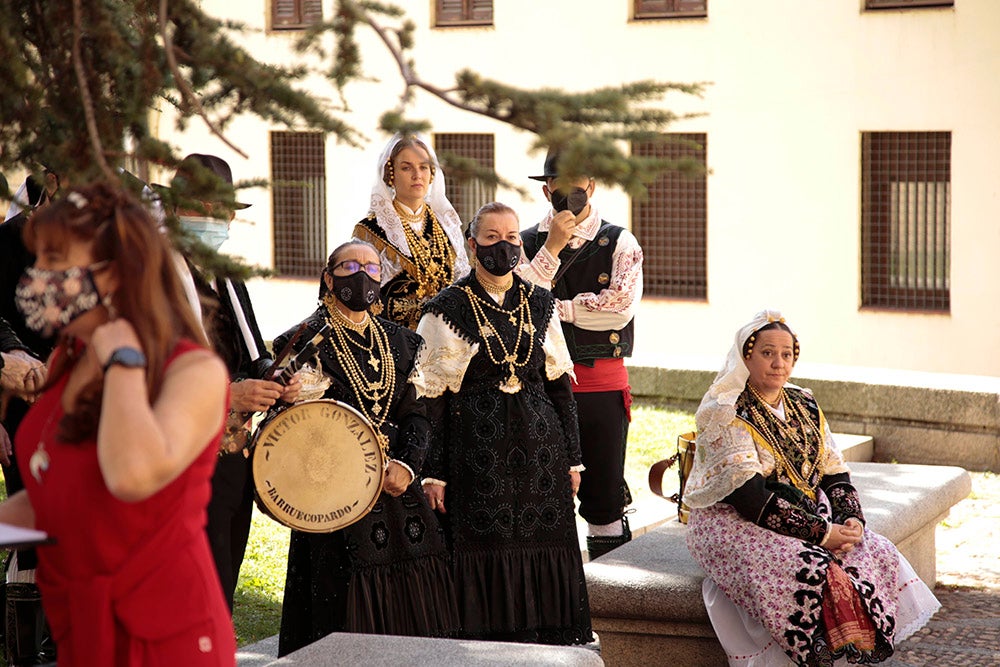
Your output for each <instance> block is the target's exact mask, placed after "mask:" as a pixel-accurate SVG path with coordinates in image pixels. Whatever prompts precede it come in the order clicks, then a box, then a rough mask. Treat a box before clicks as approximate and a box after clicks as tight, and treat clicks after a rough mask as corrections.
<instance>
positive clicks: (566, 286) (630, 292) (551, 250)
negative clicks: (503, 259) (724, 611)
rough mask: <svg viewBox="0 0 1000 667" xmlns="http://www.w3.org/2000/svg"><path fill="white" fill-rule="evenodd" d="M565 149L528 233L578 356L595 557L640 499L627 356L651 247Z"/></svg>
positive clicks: (550, 168)
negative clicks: (564, 173) (568, 164)
mask: <svg viewBox="0 0 1000 667" xmlns="http://www.w3.org/2000/svg"><path fill="white" fill-rule="evenodd" d="M558 159H559V156H558V154H556V153H554V152H550V153H549V155H547V156H546V158H545V166H544V171H545V173H544V174H542V175H541V176H531V178H532V179H533V180H536V181H543V182H544V183H545V185H544V186H542V192H543V193H544V194H545V198H546V199H548V200H549V201H550V202H551V203H552V208H551V209H550V210H549V212H548V213H547V214H546V216H545V218H544V219H543V220H542V221H541V222H540V223H538V224H537V225H535V226H534V227H531V228H529V229H527V230H525V231H524V232H522V234H521V237H522V239H523V241H524V252H525V254H526V256H527V257H528V259H529V260H531V264H530V269H527V271H529V272H531V273H534V274H537V276H531V279H533V280H535V281H536V282H543V280H548V281H550V283H551V285H552V292H553V294H554V295H555V297H556V306H557V309H558V312H559V319H560V320H561V321H562V327H563V332H564V333H565V335H566V344H567V346H568V347H569V351H570V355H571V356H572V357H573V362H574V373H575V375H576V381H575V382H574V383H573V394H574V396H575V397H576V402H577V406H578V411H579V419H580V446H581V448H582V450H583V464H584V466H585V470H584V471H583V473H582V474H581V483H580V490H579V493H578V495H577V497H578V498H579V500H580V516H582V517H583V518H584V519H585V520H586V521H587V523H588V535H587V551H588V552H589V556H590V559H591V560H593V559H594V558H597V557H598V556H601V555H603V554H605V553H607V552H608V551H610V550H612V549H614V548H615V547H618V546H621V545H622V544H624V543H625V542H628V541H629V540H630V539H632V534H631V532H630V530H629V526H628V519H627V518H626V517H625V507H626V506H627V505H628V504H629V503H631V502H632V496H631V494H630V493H629V489H628V485H627V484H626V483H625V445H626V441H627V439H628V425H629V421H630V419H631V414H630V406H631V403H632V395H631V392H630V389H629V383H628V371H627V369H626V368H625V363H624V358H625V357H628V356H630V355H631V354H632V342H633V335H634V333H633V328H634V327H633V320H632V318H633V314H634V313H635V309H636V307H637V306H638V305H639V301H640V299H641V298H642V249H641V248H640V247H639V243H638V242H637V241H636V239H635V237H634V236H633V235H632V234H631V233H630V232H629V231H628V230H626V229H625V228H623V227H620V226H618V225H613V224H611V223H609V222H606V221H604V220H601V217H600V216H599V215H598V213H597V209H596V207H595V206H594V205H593V203H592V201H591V197H592V196H593V194H594V188H595V183H594V180H593V179H592V178H586V177H583V178H577V179H569V178H560V177H559V174H558V171H557V167H558ZM522 277H525V278H528V277H529V276H528V275H525V274H524V273H522ZM537 278H542V279H543V280H538V279H537ZM543 284H544V283H543Z"/></svg>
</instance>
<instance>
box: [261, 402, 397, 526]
mask: <svg viewBox="0 0 1000 667" xmlns="http://www.w3.org/2000/svg"><path fill="white" fill-rule="evenodd" d="M251 451H252V452H253V453H252V456H253V479H254V487H255V491H256V494H255V495H256V500H257V505H258V507H260V509H261V511H262V512H264V513H265V514H267V515H268V516H270V517H271V518H272V519H274V520H275V521H278V522H279V523H282V524H284V525H286V526H288V527H289V528H294V529H295V530H301V531H304V532H307V533H329V532H332V531H335V530H339V529H341V528H344V527H345V526H349V525H351V524H352V523H354V522H355V521H358V520H359V519H361V518H362V517H364V516H365V515H366V514H368V512H369V511H371V509H372V507H373V506H374V505H375V501H376V500H378V495H379V493H380V492H381V491H382V476H383V474H384V473H385V465H384V461H383V459H382V450H381V448H380V447H379V444H378V440H377V439H376V437H375V431H374V429H373V428H372V426H371V424H370V423H369V422H368V420H367V419H365V417H364V416H363V415H362V414H361V413H360V412H358V411H357V410H355V409H354V408H352V407H351V406H349V405H346V404H344V403H341V402H339V401H333V400H328V399H321V400H315V401H303V402H301V403H296V404H295V405H292V406H291V407H288V408H286V409H284V410H282V411H281V412H277V413H275V414H274V415H272V416H270V417H268V418H267V419H266V420H265V421H264V423H263V424H261V426H260V428H259V429H258V430H257V433H256V434H255V435H254V440H253V446H252V450H251Z"/></svg>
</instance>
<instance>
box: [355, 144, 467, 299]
mask: <svg viewBox="0 0 1000 667" xmlns="http://www.w3.org/2000/svg"><path fill="white" fill-rule="evenodd" d="M406 136H410V135H403V134H400V133H398V132H397V133H396V134H395V135H393V137H392V139H390V140H389V143H387V144H386V145H385V148H384V149H382V154H381V155H380V156H379V159H378V163H377V164H376V165H375V182H374V183H373V185H372V199H371V210H370V211H369V214H374V215H375V219H376V220H377V221H378V226H379V227H381V228H382V231H384V232H385V237H386V238H387V239H388V240H389V243H391V244H392V245H394V246H395V247H396V248H398V249H399V250H400V251H401V252H402V253H403V254H404V255H406V256H407V257H413V253H412V252H411V251H410V245H409V244H408V243H407V242H406V235H405V234H404V233H403V222H402V221H401V220H400V219H399V215H398V214H397V213H396V209H395V208H394V207H393V205H392V200H393V197H394V196H395V193H394V192H393V190H392V188H390V187H389V186H388V185H386V184H385V181H383V180H382V175H383V169H384V168H385V163H386V161H387V160H388V159H389V156H390V155H391V154H392V149H393V148H395V147H396V144H398V143H399V142H400V141H402V140H403V139H404V138H405V137H406ZM416 138H417V139H419V140H420V141H422V142H423V143H424V145H425V146H427V151H428V152H429V153H430V157H431V162H432V163H433V164H434V172H435V173H434V180H433V181H431V184H430V187H429V188H428V190H427V196H426V197H425V198H424V203H426V204H429V205H430V207H431V209H432V210H433V211H434V213H435V215H437V219H438V222H440V223H441V227H442V229H444V233H445V234H447V235H448V240H449V241H451V245H452V246H453V247H454V248H455V265H454V274H453V275H454V277H455V280H458V279H459V278H464V277H465V275H466V274H467V273H468V272H469V258H468V256H467V255H466V253H465V237H464V236H463V234H462V219H461V218H459V217H458V213H457V212H456V211H455V207H454V206H452V205H451V202H450V201H448V197H447V196H446V195H445V179H444V172H443V171H441V165H440V164H439V163H438V159H437V154H436V153H435V152H434V148H433V146H432V145H431V141H430V139H429V138H428V137H426V136H424V135H416ZM382 254H383V257H382V284H383V285H384V284H386V283H387V282H389V281H390V280H391V279H392V278H394V277H396V275H398V274H399V271H400V267H399V265H398V264H397V263H395V262H393V261H392V260H391V259H390V258H388V257H385V253H382Z"/></svg>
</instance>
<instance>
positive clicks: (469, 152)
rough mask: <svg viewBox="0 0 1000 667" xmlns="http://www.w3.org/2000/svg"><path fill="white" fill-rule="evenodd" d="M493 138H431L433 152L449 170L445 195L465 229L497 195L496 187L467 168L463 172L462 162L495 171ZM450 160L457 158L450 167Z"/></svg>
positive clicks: (453, 135)
mask: <svg viewBox="0 0 1000 667" xmlns="http://www.w3.org/2000/svg"><path fill="white" fill-rule="evenodd" d="M493 147H494V139H493V135H492V134H474V133H442V134H435V135H434V151H435V152H436V153H437V154H438V156H439V158H440V159H441V160H442V161H443V162H444V167H445V168H447V170H448V182H447V188H446V193H447V195H448V201H450V202H451V205H452V206H454V207H455V210H456V211H458V215H459V217H460V218H462V226H463V228H464V227H467V226H468V224H469V222H470V221H471V220H472V218H473V216H474V215H475V214H476V211H478V210H479V207H480V206H482V205H483V204H487V203H489V202H491V201H493V200H494V199H496V196H497V189H496V186H495V185H493V184H492V183H486V182H484V181H483V180H482V179H479V178H476V176H475V174H473V173H470V171H469V170H468V169H462V168H461V165H460V164H459V163H460V162H461V161H462V160H472V161H474V162H475V164H476V165H478V167H479V168H480V169H494V150H493ZM449 157H454V158H458V160H457V161H454V162H455V164H452V165H450V164H449Z"/></svg>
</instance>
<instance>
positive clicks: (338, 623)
mask: <svg viewBox="0 0 1000 667" xmlns="http://www.w3.org/2000/svg"><path fill="white" fill-rule="evenodd" d="M381 274H382V267H381V264H380V261H379V255H378V252H377V251H376V250H375V248H374V247H372V246H371V245H370V244H368V243H365V242H363V241H357V240H355V241H350V242H348V243H345V244H343V245H341V246H340V247H338V248H337V249H336V250H334V251H333V253H332V254H331V255H330V259H329V261H328V262H327V266H326V268H325V269H324V270H323V274H322V278H321V284H320V301H321V303H320V305H319V307H318V308H317V309H316V311H315V312H314V313H313V314H312V315H310V316H309V317H308V318H307V319H306V320H305V321H304V323H305V324H306V330H305V331H304V332H303V333H302V335H300V336H299V338H298V340H300V341H303V342H302V343H298V344H296V347H299V348H301V347H302V346H304V345H305V342H304V341H308V340H309V339H311V338H312V337H313V336H314V335H315V334H316V333H317V332H319V331H320V329H322V327H323V326H324V325H330V327H331V331H330V333H329V334H328V335H327V336H326V337H325V340H323V341H322V342H321V343H320V344H319V345H318V352H317V356H318V364H317V367H318V368H317V370H318V371H319V372H321V373H322V375H323V376H324V382H323V383H322V384H323V385H324V386H327V388H326V389H325V391H324V392H323V394H322V397H323V398H330V399H334V400H337V401H340V402H342V403H346V404H348V405H350V406H351V407H353V408H355V409H356V410H358V411H359V412H361V413H362V414H363V415H364V416H365V417H366V418H367V419H368V421H369V422H370V423H371V424H372V427H373V428H374V430H375V431H376V433H377V434H380V435H381V436H384V446H385V447H386V449H387V454H388V456H387V460H388V464H387V467H386V471H385V479H384V482H383V485H382V493H381V495H380V496H379V499H378V501H377V502H376V504H375V506H374V508H373V509H372V511H371V512H370V513H369V514H367V515H366V516H365V517H364V518H362V519H361V520H359V521H358V522H356V523H353V524H351V525H349V526H347V527H345V528H343V529H341V530H338V531H335V532H333V533H320V534H316V533H305V532H300V531H295V530H293V531H292V537H291V544H290V546H289V550H288V573H287V576H286V579H285V597H284V603H283V606H282V613H281V632H280V635H279V638H278V655H279V656H283V655H286V654H288V653H290V652H291V651H294V650H296V649H298V648H301V647H302V646H305V645H306V644H309V643H311V642H314V641H316V640H317V639H319V638H320V637H323V636H325V635H327V634H330V633H331V632H360V633H372V634H385V635H411V636H428V637H433V636H448V635H451V634H453V633H454V632H455V631H456V630H457V629H458V610H457V606H456V602H455V600H456V597H455V590H454V585H453V583H452V577H451V573H450V566H449V561H448V554H447V549H446V545H445V541H444V534H443V532H442V529H441V526H440V524H439V523H438V520H437V518H436V515H435V513H434V512H433V511H432V510H431V508H430V506H429V505H428V503H427V499H426V497H425V496H424V494H423V492H422V491H421V489H420V482H419V481H417V480H416V476H417V475H418V474H419V473H420V469H421V467H422V465H423V462H424V457H425V456H426V454H427V446H428V440H429V432H430V427H429V423H428V420H427V416H426V412H425V408H424V404H423V402H421V401H418V400H417V397H416V392H415V390H414V387H413V385H412V384H411V379H412V378H413V377H415V376H418V375H419V373H420V371H419V369H418V368H417V366H416V357H417V350H418V349H419V348H420V345H421V343H422V340H421V338H420V336H418V335H417V334H416V333H414V332H413V331H410V330H409V329H407V328H405V327H403V326H400V325H398V324H395V323H393V322H390V321H388V320H386V319H383V318H381V317H377V316H373V315H371V314H370V313H369V308H371V306H372V304H374V303H376V302H377V301H378V299H379V292H380V278H381V277H382V276H381ZM298 330H299V325H297V326H295V327H293V328H292V329H289V330H288V331H287V332H285V333H284V334H282V335H280V336H278V337H277V338H275V340H274V349H276V350H281V349H284V347H285V345H286V344H287V342H288V341H289V340H290V339H291V338H292V336H294V334H295V332H296V331H298ZM308 374H309V373H308V370H307V375H308ZM305 384H307V385H308V384H309V383H308V382H306V383H305ZM303 396H304V397H308V396H310V392H309V391H308V387H307V388H306V391H304V392H303Z"/></svg>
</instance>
